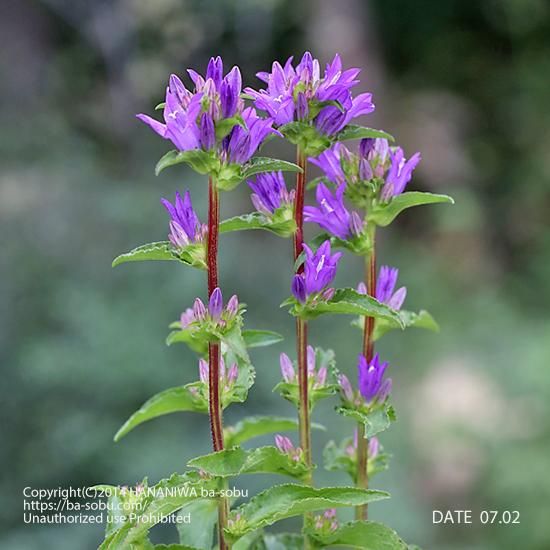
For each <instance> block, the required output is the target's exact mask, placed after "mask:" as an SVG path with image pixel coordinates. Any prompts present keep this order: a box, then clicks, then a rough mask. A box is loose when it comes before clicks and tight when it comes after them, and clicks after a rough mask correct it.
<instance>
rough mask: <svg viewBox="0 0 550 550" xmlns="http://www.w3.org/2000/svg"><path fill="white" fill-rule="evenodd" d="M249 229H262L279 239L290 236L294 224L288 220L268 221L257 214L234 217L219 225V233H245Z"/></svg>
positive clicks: (294, 227)
mask: <svg viewBox="0 0 550 550" xmlns="http://www.w3.org/2000/svg"><path fill="white" fill-rule="evenodd" d="M250 229H264V230H266V231H271V233H275V235H278V236H280V237H288V236H289V235H292V234H293V233H294V231H295V229H296V222H295V221H294V220H292V219H289V220H281V221H278V220H270V219H268V218H267V217H266V216H264V215H263V214H261V213H259V212H252V213H251V214H243V215H241V216H235V217H233V218H229V219H227V220H223V221H222V222H221V223H220V233H229V232H230V231H245V230H250Z"/></svg>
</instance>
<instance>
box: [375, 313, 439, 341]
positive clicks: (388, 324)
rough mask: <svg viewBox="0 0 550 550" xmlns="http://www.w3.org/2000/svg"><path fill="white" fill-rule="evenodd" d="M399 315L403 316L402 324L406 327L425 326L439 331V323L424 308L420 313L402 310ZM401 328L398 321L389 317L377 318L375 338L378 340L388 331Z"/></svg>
mask: <svg viewBox="0 0 550 550" xmlns="http://www.w3.org/2000/svg"><path fill="white" fill-rule="evenodd" d="M399 317H400V318H401V321H402V324H403V325H404V326H405V328H423V329H426V330H431V331H433V332H439V325H438V324H437V322H436V321H435V319H434V318H433V317H432V316H431V315H430V314H429V313H428V312H427V311H426V310H424V309H422V310H421V311H419V312H418V313H414V312H413V311H405V310H401V311H400V312H399ZM396 328H400V327H399V325H397V323H395V322H393V321H388V320H387V319H377V320H376V323H375V325H374V334H373V337H374V340H378V339H379V338H381V337H382V336H384V334H386V332H388V331H390V330H393V329H396Z"/></svg>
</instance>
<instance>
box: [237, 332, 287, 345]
mask: <svg viewBox="0 0 550 550" xmlns="http://www.w3.org/2000/svg"><path fill="white" fill-rule="evenodd" d="M242 336H243V340H244V343H245V344H246V347H247V348H263V347H264V346H272V345H273V344H278V343H279V342H282V341H283V340H284V338H283V337H282V336H281V335H280V334H279V333H278V332H273V331H272V330H257V329H248V330H243V331H242Z"/></svg>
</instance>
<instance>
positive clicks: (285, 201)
mask: <svg viewBox="0 0 550 550" xmlns="http://www.w3.org/2000/svg"><path fill="white" fill-rule="evenodd" d="M247 183H248V185H249V187H250V189H252V191H253V193H252V195H251V196H250V198H251V200H252V204H253V205H254V207H255V208H256V210H257V211H258V212H261V213H262V214H265V215H266V216H268V217H270V216H271V215H272V214H274V213H275V211H276V210H278V209H279V208H281V207H283V206H285V207H289V206H291V205H292V203H293V201H294V194H295V191H294V189H293V190H292V191H290V192H289V191H288V190H287V188H286V184H285V179H284V177H283V173H282V172H266V173H264V174H258V175H257V176H256V178H255V181H250V180H249V181H248V182H247Z"/></svg>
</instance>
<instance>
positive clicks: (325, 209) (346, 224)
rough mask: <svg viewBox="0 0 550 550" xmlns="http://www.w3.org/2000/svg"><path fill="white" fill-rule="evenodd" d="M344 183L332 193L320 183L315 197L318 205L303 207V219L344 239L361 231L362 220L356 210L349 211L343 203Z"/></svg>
mask: <svg viewBox="0 0 550 550" xmlns="http://www.w3.org/2000/svg"><path fill="white" fill-rule="evenodd" d="M345 191H346V184H345V183H342V184H340V185H339V187H338V188H337V189H336V191H335V193H334V195H333V194H332V193H331V191H330V190H329V189H328V187H327V186H326V185H325V184H323V183H320V184H319V185H317V190H316V195H315V198H316V199H317V204H318V206H306V207H305V208H304V220H305V221H306V222H313V223H316V224H318V225H319V226H320V227H322V228H323V229H325V230H326V231H328V232H329V233H331V234H332V235H334V236H335V237H338V238H339V239H343V240H346V239H348V238H350V237H351V236H352V235H358V234H360V233H361V232H362V231H363V222H362V220H361V218H360V217H359V215H358V214H357V212H352V213H350V212H349V210H348V209H347V208H346V206H345V204H344V193H345Z"/></svg>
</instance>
